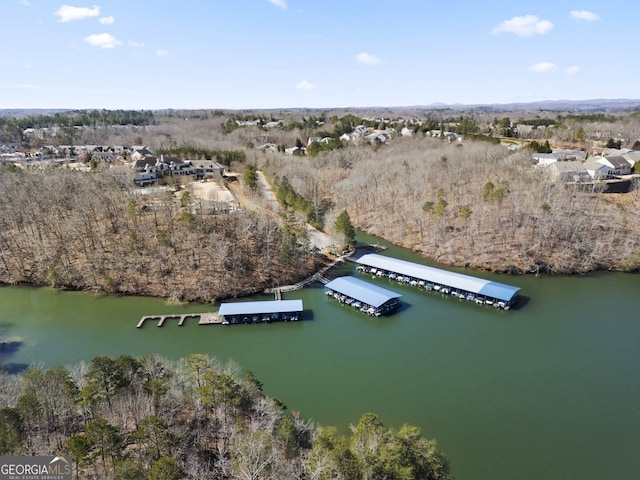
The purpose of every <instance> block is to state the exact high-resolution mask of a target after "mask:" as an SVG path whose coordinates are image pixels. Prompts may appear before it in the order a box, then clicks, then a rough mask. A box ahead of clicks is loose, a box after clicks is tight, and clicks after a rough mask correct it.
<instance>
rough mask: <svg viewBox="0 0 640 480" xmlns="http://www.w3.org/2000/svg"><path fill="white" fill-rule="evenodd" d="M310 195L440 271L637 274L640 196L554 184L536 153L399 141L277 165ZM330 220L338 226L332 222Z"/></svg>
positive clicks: (277, 160) (273, 163) (274, 161)
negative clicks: (427, 260) (538, 163)
mask: <svg viewBox="0 0 640 480" xmlns="http://www.w3.org/2000/svg"><path fill="white" fill-rule="evenodd" d="M269 169H270V170H271V171H273V172H277V173H278V175H282V176H286V177H287V179H288V181H289V182H290V183H291V185H292V186H293V187H294V188H295V189H296V191H297V192H299V193H301V194H302V195H303V196H306V197H309V198H313V197H314V196H322V197H324V198H327V199H330V201H331V202H332V204H333V209H332V210H333V212H340V211H342V210H343V209H346V210H347V211H348V212H349V215H350V217H351V220H352V221H353V223H354V224H355V225H356V226H357V227H358V228H360V229H362V230H365V231H367V232H368V233H371V234H373V235H377V236H380V237H383V238H384V239H386V240H388V241H390V242H393V243H395V244H398V245H402V246H405V247H407V248H411V249H413V250H415V251H418V252H420V253H422V254H424V255H425V256H426V257H428V258H431V259H434V260H436V261H438V262H442V263H445V264H451V265H456V266H462V267H471V268H480V269H487V270H496V271H511V272H538V271H541V272H544V271H547V272H551V273H574V272H586V271H590V270H596V269H621V270H635V269H637V268H638V265H640V256H639V253H640V215H639V214H638V206H640V203H639V202H638V191H637V190H636V191H634V192H631V193H629V194H624V195H617V194H602V193H600V192H599V191H595V192H584V191H582V190H581V189H580V188H579V187H577V186H575V185H566V184H563V183H553V182H551V181H550V180H549V178H548V177H547V176H545V175H544V173H543V172H542V171H540V170H539V169H536V168H534V165H533V162H532V161H531V152H530V151H529V150H526V149H525V150H520V151H516V152H512V151H510V150H507V149H506V148H505V147H504V146H502V145H492V144H489V143H486V142H473V141H464V142H463V143H457V142H456V143H451V144H450V143H449V142H443V141H442V140H440V139H432V138H415V137H412V138H397V139H395V140H394V141H393V142H390V144H389V145H385V146H384V147H381V148H378V149H372V148H361V147H349V148H344V149H341V150H336V151H333V152H327V153H323V154H321V155H320V156H318V157H316V158H313V159H310V158H297V157H285V156H276V155H273V156H270V157H269ZM328 218H331V217H330V216H329V217H328Z"/></svg>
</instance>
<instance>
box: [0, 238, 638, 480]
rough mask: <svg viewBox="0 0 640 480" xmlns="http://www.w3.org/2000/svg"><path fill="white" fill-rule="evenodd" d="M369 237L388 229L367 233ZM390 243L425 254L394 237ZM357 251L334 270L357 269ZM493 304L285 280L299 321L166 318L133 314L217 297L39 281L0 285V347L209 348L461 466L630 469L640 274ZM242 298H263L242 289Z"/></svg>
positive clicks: (321, 413)
mask: <svg viewBox="0 0 640 480" xmlns="http://www.w3.org/2000/svg"><path fill="white" fill-rule="evenodd" d="M362 238H363V239H365V240H366V241H375V242H376V243H383V242H382V241H380V240H379V239H371V237H366V236H363V237H362ZM384 254H386V255H391V256H395V257H400V258H403V259H407V260H411V261H417V262H423V263H427V262H425V261H424V260H423V259H421V258H420V257H419V256H417V255H414V254H412V253H411V252H409V251H407V250H404V249H400V248H397V247H393V246H390V248H389V249H388V250H387V251H386V252H384ZM354 272H355V268H354V265H352V264H347V265H344V266H340V267H339V268H338V269H335V270H332V271H331V272H330V276H331V277H334V276H337V275H340V274H352V273H353V274H354V275H357V274H356V273H354ZM466 273H470V274H473V275H477V276H482V277H484V278H488V279H492V280H496V281H499V282H503V283H507V284H510V285H515V286H518V287H521V288H522V290H521V294H522V296H523V299H522V301H521V302H520V305H519V307H518V308H516V309H514V310H510V311H502V310H498V309H494V308H491V307H489V306H479V305H476V304H475V303H473V302H467V301H465V300H459V299H457V298H453V297H443V296H441V295H440V294H437V293H432V292H424V291H419V290H417V289H416V288H414V287H410V286H406V285H399V284H397V283H395V282H393V281H390V280H388V279H377V280H371V279H368V280H369V281H372V282H374V283H376V284H377V285H380V286H382V287H385V288H388V289H391V290H394V291H396V292H398V293H401V294H402V295H403V296H402V301H403V307H402V309H401V310H400V311H399V312H397V313H395V314H394V315H392V316H389V317H378V318H375V317H374V318H372V317H368V316H366V315H363V314H361V313H359V312H356V311H355V310H353V309H352V308H350V307H348V306H345V305H341V304H339V303H338V302H336V301H335V300H333V299H330V298H327V296H326V295H324V293H323V288H322V287H321V286H320V285H317V286H313V287H311V288H306V289H304V290H300V291H297V292H291V293H287V294H285V295H284V298H285V299H293V298H301V299H303V301H304V306H305V315H304V317H305V318H304V320H303V321H300V322H297V323H273V324H261V325H234V326H221V325H207V326H200V325H198V324H197V321H194V320H191V321H190V320H187V321H186V323H185V324H184V325H183V326H181V327H179V326H178V325H177V321H175V320H168V321H166V322H165V325H164V326H163V327H162V328H157V327H156V326H155V324H154V323H152V322H147V323H146V324H145V325H144V326H143V327H142V328H140V329H136V324H137V322H138V320H139V319H140V317H141V316H143V315H150V314H157V313H173V312H176V313H186V312H203V311H208V310H216V309H217V307H216V306H211V305H205V306H203V305H188V306H169V305H166V304H165V303H164V302H163V301H162V300H158V299H151V298H135V297H133V298H132V297H112V296H93V295H91V294H86V293H81V292H58V291H55V290H52V289H47V288H29V287H3V288H0V338H5V339H6V338H11V339H19V340H20V341H21V342H22V343H21V344H20V346H19V347H18V348H17V349H15V350H10V351H7V350H5V351H0V362H2V363H3V364H5V365H8V367H9V368H10V369H12V370H16V371H17V370H20V369H21V368H24V367H25V366H26V365H28V364H30V363H32V362H35V363H39V364H43V365H44V366H52V365H54V364H56V363H70V362H77V361H80V360H90V359H91V358H92V357H93V356H95V355H114V356H115V355H120V354H134V355H145V354H149V353H159V354H161V355H163V356H166V357H169V358H172V359H176V358H179V357H182V356H185V355H188V354H190V353H207V354H209V355H212V356H216V357H218V358H220V359H221V360H223V361H233V362H236V363H237V364H238V365H239V366H240V367H241V368H242V369H244V370H253V371H255V372H256V374H257V375H258V378H259V379H260V380H261V381H262V382H263V383H264V384H265V392H266V393H267V394H269V395H271V396H274V397H277V398H279V399H280V400H282V401H283V402H284V403H286V404H287V405H288V406H289V408H290V409H291V410H295V411H299V412H300V413H301V415H302V416H304V417H306V418H310V419H313V420H315V421H317V422H318V423H320V424H323V425H329V424H330V425H335V426H337V427H339V428H340V429H342V430H343V431H345V432H346V431H347V428H348V425H349V424H350V423H356V422H357V421H358V419H359V417H360V415H361V414H362V413H364V412H368V411H371V412H375V413H377V414H379V416H380V418H381V420H382V421H383V423H385V424H387V425H395V426H399V425H401V424H402V423H410V424H413V425H417V426H419V427H421V428H422V431H423V434H424V435H425V436H427V437H435V438H437V440H438V445H439V446H440V448H441V449H442V450H444V452H445V453H446V454H447V455H448V456H449V458H450V460H451V462H452V465H453V473H454V475H455V476H456V478H457V479H459V480H464V479H490V478H491V479H507V478H508V479H598V480H600V479H605V478H606V479H612V478H615V479H632V478H637V476H638V472H639V471H640V455H638V445H640V295H639V292H640V276H639V275H628V274H622V273H602V274H595V275H590V276H579V277H534V276H529V277H516V276H499V275H491V274H484V273H473V272H466ZM251 299H252V300H259V299H272V297H252V298H251Z"/></svg>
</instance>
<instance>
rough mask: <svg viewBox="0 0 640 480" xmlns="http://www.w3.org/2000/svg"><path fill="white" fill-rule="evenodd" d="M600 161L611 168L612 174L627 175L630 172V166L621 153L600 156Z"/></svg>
mask: <svg viewBox="0 0 640 480" xmlns="http://www.w3.org/2000/svg"><path fill="white" fill-rule="evenodd" d="M601 162H602V163H603V164H604V165H608V166H610V167H611V168H612V169H613V171H612V175H629V174H630V173H631V172H632V166H631V165H630V164H629V162H628V161H627V159H626V158H624V157H623V156H621V155H611V156H608V157H602V160H601Z"/></svg>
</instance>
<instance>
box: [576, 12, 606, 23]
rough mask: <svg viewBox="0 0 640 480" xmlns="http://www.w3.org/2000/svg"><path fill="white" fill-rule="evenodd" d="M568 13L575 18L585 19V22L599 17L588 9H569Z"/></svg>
mask: <svg viewBox="0 0 640 480" xmlns="http://www.w3.org/2000/svg"><path fill="white" fill-rule="evenodd" d="M570 15H571V16H572V17H573V18H575V19H577V20H586V21H587V22H593V21H595V20H600V17H599V16H598V15H597V14H595V13H593V12H590V11H588V10H571V13H570Z"/></svg>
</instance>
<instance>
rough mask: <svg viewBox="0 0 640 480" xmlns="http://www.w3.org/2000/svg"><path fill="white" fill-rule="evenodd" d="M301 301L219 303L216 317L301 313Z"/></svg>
mask: <svg viewBox="0 0 640 480" xmlns="http://www.w3.org/2000/svg"><path fill="white" fill-rule="evenodd" d="M303 310H304V309H303V307H302V300H269V301H265V302H235V303H221V304H220V309H219V310H218V315H222V316H227V315H259V314H266V313H295V312H302V311H303Z"/></svg>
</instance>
